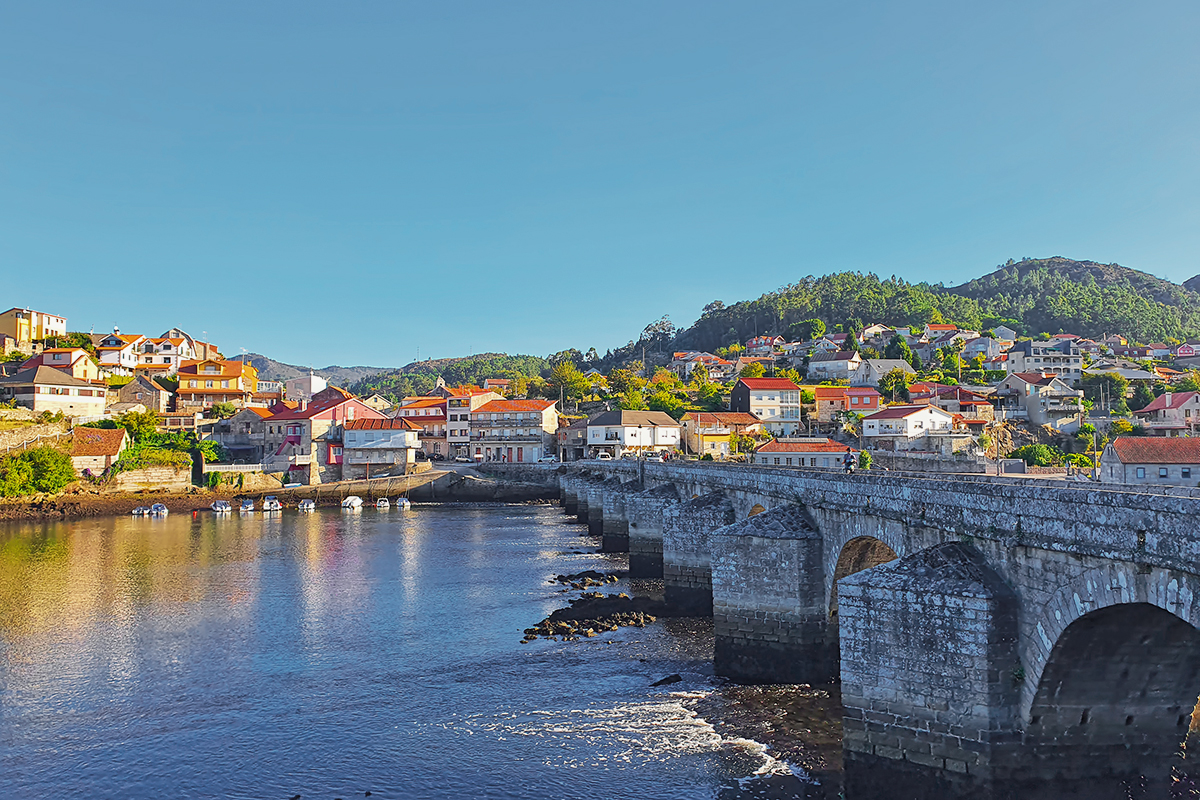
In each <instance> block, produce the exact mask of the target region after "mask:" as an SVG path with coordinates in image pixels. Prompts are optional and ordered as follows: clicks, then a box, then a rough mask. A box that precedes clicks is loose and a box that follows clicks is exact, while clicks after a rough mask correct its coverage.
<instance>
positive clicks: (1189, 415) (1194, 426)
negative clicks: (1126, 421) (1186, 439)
mask: <svg viewBox="0 0 1200 800" xmlns="http://www.w3.org/2000/svg"><path fill="white" fill-rule="evenodd" d="M1133 413H1134V416H1136V417H1137V418H1138V419H1140V420H1141V421H1142V425H1143V426H1144V427H1145V428H1146V430H1147V431H1148V432H1149V433H1150V434H1151V435H1154V436H1196V435H1197V434H1200V392H1164V393H1163V394H1161V395H1159V396H1158V397H1156V398H1154V402H1153V403H1151V404H1150V405H1148V406H1146V407H1145V408H1143V409H1141V410H1140V411H1135V412H1133Z"/></svg>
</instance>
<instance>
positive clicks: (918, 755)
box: [838, 542, 1020, 800]
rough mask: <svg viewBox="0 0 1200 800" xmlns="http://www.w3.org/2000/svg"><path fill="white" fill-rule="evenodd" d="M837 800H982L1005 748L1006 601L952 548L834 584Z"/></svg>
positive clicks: (1013, 659)
mask: <svg viewBox="0 0 1200 800" xmlns="http://www.w3.org/2000/svg"><path fill="white" fill-rule="evenodd" d="M838 590H839V616H840V623H841V676H842V705H843V708H844V718H843V723H842V725H843V740H842V742H843V743H842V747H843V752H844V754H845V764H846V785H845V786H846V797H847V798H849V799H850V800H856V799H861V798H875V797H901V796H903V797H913V798H925V797H929V798H934V797H937V798H943V797H968V796H969V797H972V798H990V797H993V796H995V795H994V792H995V791H997V786H996V781H997V778H998V777H999V776H1000V775H1001V774H1003V772H1004V769H1003V766H1002V764H1003V762H1004V761H1005V759H1006V758H1010V757H1011V754H1012V752H1013V750H1014V747H1015V742H1016V740H1017V733H1016V729H1017V717H1018V714H1017V699H1018V692H1019V676H1020V673H1018V672H1017V670H1018V669H1019V665H1020V661H1019V659H1018V654H1017V598H1016V595H1015V594H1014V593H1013V591H1012V590H1011V589H1010V588H1009V587H1008V586H1007V585H1006V584H1005V583H1004V581H1003V580H1002V579H1001V578H1000V576H999V575H997V574H996V573H995V572H994V571H993V570H992V569H991V568H990V567H988V566H987V564H986V563H985V562H984V560H983V558H982V557H981V556H980V555H979V553H978V552H977V551H975V550H973V549H969V548H967V547H965V546H964V545H962V544H959V543H957V542H952V543H948V544H942V545H938V546H936V547H932V548H930V549H928V550H923V551H921V552H919V553H916V554H914V555H911V556H908V557H907V558H903V559H900V560H899V561H893V562H891V563H889V564H884V565H882V566H877V567H874V568H872V569H868V570H865V571H863V572H859V573H857V574H855V575H852V576H850V577H847V578H843V579H842V580H841V581H840V583H839V584H838Z"/></svg>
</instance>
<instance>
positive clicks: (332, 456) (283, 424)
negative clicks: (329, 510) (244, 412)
mask: <svg viewBox="0 0 1200 800" xmlns="http://www.w3.org/2000/svg"><path fill="white" fill-rule="evenodd" d="M361 419H386V417H385V416H384V415H383V414H381V413H380V412H379V411H376V410H375V409H373V408H371V407H370V406H369V405H367V404H366V403H364V402H363V401H362V400H359V399H358V398H357V397H355V396H354V395H352V394H350V393H349V392H347V391H345V390H344V389H339V388H337V387H336V386H330V387H328V388H326V389H322V390H321V391H319V392H317V393H316V394H314V395H313V397H312V400H311V401H310V402H308V403H301V404H300V405H299V406H297V407H296V408H288V409H285V410H282V411H280V412H279V413H277V414H274V415H273V416H270V417H268V418H267V419H266V420H264V423H265V424H266V429H267V432H266V437H265V440H264V445H265V449H266V452H267V457H266V462H267V465H268V467H269V471H271V472H287V473H289V476H288V477H289V478H290V479H292V480H296V481H298V482H300V483H308V484H313V483H324V482H326V481H330V480H338V479H340V478H341V471H342V470H341V465H342V457H343V456H342V426H343V425H345V423H347V422H349V421H352V420H361Z"/></svg>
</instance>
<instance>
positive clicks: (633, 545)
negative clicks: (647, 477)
mask: <svg viewBox="0 0 1200 800" xmlns="http://www.w3.org/2000/svg"><path fill="white" fill-rule="evenodd" d="M678 503H679V492H678V491H677V490H676V489H675V487H674V486H673V485H671V484H665V485H663V486H657V487H655V488H653V489H647V490H646V491H644V492H638V493H637V494H633V495H630V496H629V497H628V498H627V499H626V501H625V517H626V520H627V523H628V526H629V576H630V577H631V578H661V577H662V576H663V514H664V513H665V512H666V510H667V509H669V508H671V507H672V506H675V505H677V504H678Z"/></svg>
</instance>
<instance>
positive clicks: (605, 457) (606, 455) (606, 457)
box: [596, 452, 613, 461]
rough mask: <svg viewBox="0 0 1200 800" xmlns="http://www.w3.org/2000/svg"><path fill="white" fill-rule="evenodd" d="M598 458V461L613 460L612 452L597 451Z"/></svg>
mask: <svg viewBox="0 0 1200 800" xmlns="http://www.w3.org/2000/svg"><path fill="white" fill-rule="evenodd" d="M596 460H597V461H612V460H613V457H612V453H604V452H600V453H597V454H596Z"/></svg>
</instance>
